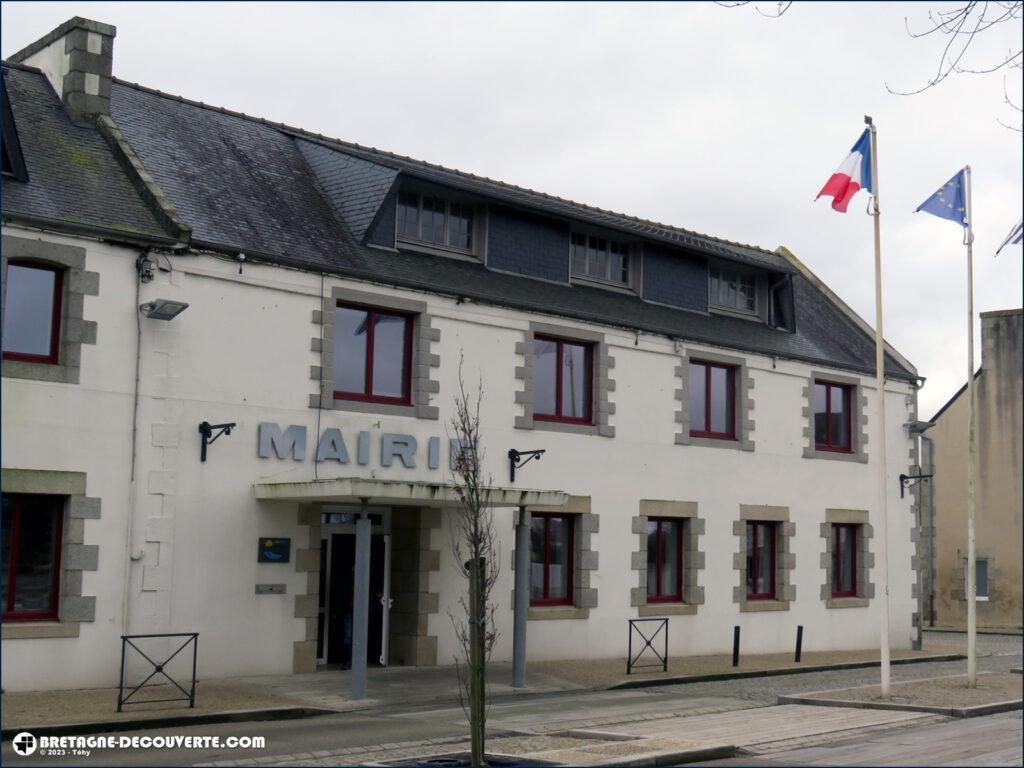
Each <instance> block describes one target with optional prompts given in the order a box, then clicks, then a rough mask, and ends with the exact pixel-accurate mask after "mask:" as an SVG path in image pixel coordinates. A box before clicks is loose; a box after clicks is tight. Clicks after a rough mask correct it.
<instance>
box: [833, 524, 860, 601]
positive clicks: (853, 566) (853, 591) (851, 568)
mask: <svg viewBox="0 0 1024 768" xmlns="http://www.w3.org/2000/svg"><path fill="white" fill-rule="evenodd" d="M858 527H859V526H857V525H848V524H846V523H843V524H835V525H833V526H832V537H833V538H832V548H833V550H834V551H833V558H834V559H833V561H832V597H856V596H857V529H858Z"/></svg>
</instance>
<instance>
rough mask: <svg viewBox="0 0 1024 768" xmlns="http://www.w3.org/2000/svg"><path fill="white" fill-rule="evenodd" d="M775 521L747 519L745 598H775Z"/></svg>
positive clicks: (776, 525) (776, 526)
mask: <svg viewBox="0 0 1024 768" xmlns="http://www.w3.org/2000/svg"><path fill="white" fill-rule="evenodd" d="M777 528H778V524H777V523H766V522H760V521H752V520H748V521H747V600H774V599H775V537H776V533H777Z"/></svg>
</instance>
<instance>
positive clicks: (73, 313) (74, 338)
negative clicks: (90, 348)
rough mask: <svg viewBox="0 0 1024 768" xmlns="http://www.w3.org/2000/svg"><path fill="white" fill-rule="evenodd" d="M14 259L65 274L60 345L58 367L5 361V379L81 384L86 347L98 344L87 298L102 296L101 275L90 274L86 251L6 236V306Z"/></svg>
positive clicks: (2, 258) (74, 247) (3, 260)
mask: <svg viewBox="0 0 1024 768" xmlns="http://www.w3.org/2000/svg"><path fill="white" fill-rule="evenodd" d="M12 259H14V260H16V261H35V262H38V263H40V264H48V265H51V266H54V267H58V268H60V269H61V270H62V271H63V274H64V285H63V295H62V297H61V319H60V343H59V355H58V358H57V360H58V362H57V364H56V365H53V364H50V363H29V362H25V361H22V360H4V361H3V375H4V376H5V377H7V378H11V379H34V380H36V381H56V382H61V383H64V384H78V381H79V374H80V371H81V365H82V345H83V344H95V343H96V323H95V321H92V320H85V319H84V312H85V297H86V296H98V295H99V292H100V275H99V273H98V272H87V271H86V269H85V248H80V247H77V246H73V245H65V244H63V243H54V242H50V241H48V240H42V239H32V238H27V237H15V236H13V235H4V236H3V249H2V253H0V260H2V269H3V288H2V293H3V298H2V300H3V302H4V305H6V300H7V265H8V263H9V262H10V261H11V260H12Z"/></svg>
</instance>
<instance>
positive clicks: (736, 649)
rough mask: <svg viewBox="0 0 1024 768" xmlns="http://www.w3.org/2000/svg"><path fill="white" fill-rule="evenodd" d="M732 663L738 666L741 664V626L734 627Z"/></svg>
mask: <svg viewBox="0 0 1024 768" xmlns="http://www.w3.org/2000/svg"><path fill="white" fill-rule="evenodd" d="M732 665H733V666H734V667H738V666H739V665H740V628H739V627H733V628H732Z"/></svg>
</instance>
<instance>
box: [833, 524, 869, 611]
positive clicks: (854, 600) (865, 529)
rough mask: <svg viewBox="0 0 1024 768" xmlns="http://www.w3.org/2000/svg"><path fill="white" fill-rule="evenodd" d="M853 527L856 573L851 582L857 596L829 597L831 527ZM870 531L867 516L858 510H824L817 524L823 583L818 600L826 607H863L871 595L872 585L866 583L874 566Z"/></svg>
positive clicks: (834, 538) (834, 539)
mask: <svg viewBox="0 0 1024 768" xmlns="http://www.w3.org/2000/svg"><path fill="white" fill-rule="evenodd" d="M842 524H846V525H856V526H857V572H856V574H854V580H855V583H856V586H857V594H856V596H854V597H832V570H833V567H834V565H835V541H836V537H835V532H834V531H833V528H832V526H833V525H842ZM874 535H875V532H874V528H872V527H871V524H870V523H869V522H868V513H867V511H866V510H861V509H826V510H825V522H823V523H822V524H821V538H823V539H824V540H825V551H824V552H822V553H821V567H822V568H823V569H824V571H825V583H824V584H822V585H821V599H822V600H824V601H825V607H826V608H864V607H866V606H867V605H868V604H869V603H870V602H871V599H872V598H873V597H874V596H875V585H874V584H873V583H872V582H871V580H870V572H871V569H872V568H874V567H875V555H874V553H873V552H872V551H871V546H870V545H871V539H872V538H873V537H874Z"/></svg>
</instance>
